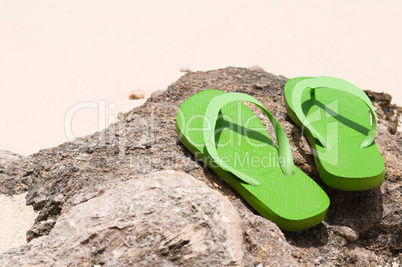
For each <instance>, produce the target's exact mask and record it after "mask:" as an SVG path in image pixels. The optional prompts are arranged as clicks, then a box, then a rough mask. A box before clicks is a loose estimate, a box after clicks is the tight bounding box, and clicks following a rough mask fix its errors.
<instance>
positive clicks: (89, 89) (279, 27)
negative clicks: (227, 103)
mask: <svg viewBox="0 0 402 267" xmlns="http://www.w3.org/2000/svg"><path fill="white" fill-rule="evenodd" d="M401 9H402V2H400V1H395V0H394V1H391V0H390V1H386V2H384V1H374V0H369V1H367V0H365V1H353V2H352V1H347V0H340V1H337V2H336V3H334V2H330V1H321V0H312V1H306V2H305V1H303V2H301V1H282V2H278V1H249V2H247V5H246V4H244V1H237V0H236V1H230V2H224V1H222V2H217V1H202V3H201V2H197V1H177V0H175V1H161V0H159V1H148V2H146V1H145V2H144V1H131V2H109V1H102V0H100V1H85V2H82V1H77V0H72V1H64V2H59V1H53V0H43V1H40V2H38V1H36V2H32V1H28V0H22V1H7V0H0V33H1V36H2V37H1V42H0V58H1V60H0V90H1V97H0V125H1V126H2V131H0V149H1V150H10V151H13V152H16V153H19V154H22V155H29V154H32V153H35V152H37V151H38V150H39V149H43V148H48V147H52V146H56V145H59V144H61V143H63V142H65V141H68V140H69V139H72V138H74V137H76V136H84V135H87V134H91V133H93V132H96V131H98V130H101V129H104V128H105V127H106V126H108V125H109V124H110V123H112V122H114V121H115V120H116V119H117V114H118V112H120V111H123V112H124V111H129V110H131V109H132V108H134V107H135V106H139V105H141V104H142V103H143V102H144V101H145V99H142V100H129V99H128V97H129V94H130V92H131V91H132V90H137V89H139V90H143V91H145V92H147V96H149V95H150V94H151V92H153V91H155V90H165V89H166V88H167V86H168V85H169V84H170V83H172V82H174V81H175V80H177V79H178V78H179V77H180V76H181V75H183V73H182V72H180V69H187V70H192V71H198V70H210V69H217V68H223V67H226V66H237V67H251V66H253V65H259V66H261V67H262V68H264V69H265V70H266V71H268V72H272V73H274V74H277V75H279V74H281V75H284V76H286V77H289V78H292V77H296V76H321V75H328V76H335V77H340V78H344V79H346V80H348V81H350V82H352V83H355V84H356V85H357V86H359V87H360V88H362V89H371V90H374V91H379V92H382V91H385V92H387V93H389V94H391V95H392V96H393V98H394V102H395V103H397V104H399V105H400V106H402V91H401V90H400V87H401V86H400V83H399V76H400V70H401V69H402V49H401V47H402V35H401V34H400V33H401V32H402V23H401V20H400V10H401ZM218 89H219V88H218ZM69 115H71V116H70V118H68V116H69ZM66 117H67V120H66ZM0 209H1V210H2V212H3V213H2V214H4V212H5V213H6V214H8V215H9V216H2V218H1V221H0V230H1V231H2V232H1V235H6V236H5V237H4V238H5V239H4V240H6V241H5V242H3V237H2V238H1V240H2V242H0V246H1V247H0V251H1V250H4V249H6V248H9V247H12V246H16V245H20V244H23V243H24V242H23V240H24V235H25V231H26V230H27V229H28V228H29V225H31V224H32V220H33V218H34V214H33V212H32V210H31V208H27V207H25V206H24V199H23V196H15V200H10V199H8V198H6V197H4V196H1V206H0Z"/></svg>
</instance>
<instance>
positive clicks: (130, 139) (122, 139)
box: [0, 67, 402, 266]
mask: <svg viewBox="0 0 402 267" xmlns="http://www.w3.org/2000/svg"><path fill="white" fill-rule="evenodd" d="M286 81H287V78H285V77H283V76H275V75H272V74H270V73H267V72H265V71H263V70H261V69H253V68H252V69H244V68H232V67H230V68H225V69H221V70H214V71H207V72H191V73H187V74H186V75H184V76H183V77H182V78H180V79H179V80H178V81H177V82H175V83H173V84H172V85H171V86H169V87H168V90H166V91H164V92H163V93H161V94H160V95H158V96H155V97H152V98H150V99H148V100H147V102H146V103H145V104H144V105H143V106H141V107H138V108H135V109H134V110H132V111H130V112H129V113H127V114H124V115H123V116H122V118H121V120H120V121H119V122H118V123H116V124H114V125H111V126H110V127H109V128H108V129H106V130H105V131H102V132H99V133H95V134H93V135H90V136H87V137H84V138H78V139H76V140H74V141H72V142H67V143H64V144H62V145H60V146H58V147H55V148H51V149H45V150H41V151H39V152H38V153H36V154H34V155H32V156H30V157H26V158H23V159H22V158H21V159H20V160H16V161H14V162H16V164H8V165H7V167H2V169H1V170H2V172H3V173H0V182H1V186H2V187H1V188H2V190H5V191H7V192H9V193H10V194H15V193H21V192H24V191H28V196H27V202H28V204H30V205H33V207H34V208H35V210H37V211H38V212H39V215H38V217H37V219H36V222H35V225H34V226H33V228H32V229H31V230H30V231H29V232H28V234H27V237H28V240H33V239H35V238H38V237H42V236H46V235H49V233H51V232H52V229H54V227H55V224H56V225H57V224H58V223H59V221H60V220H61V219H62V218H63V217H60V214H61V213H62V214H63V216H65V215H64V214H69V212H70V210H73V209H74V208H75V207H77V206H79V205H81V203H83V204H84V203H86V202H88V200H89V199H91V198H96V197H98V196H99V194H100V193H99V192H107V190H109V189H108V188H110V187H112V185H114V184H117V185H118V184H121V183H124V182H125V181H127V180H133V181H135V180H137V179H142V178H141V177H143V176H145V175H147V174H150V173H152V172H156V171H162V170H176V171H182V172H185V173H187V174H190V175H191V176H193V177H194V178H195V179H197V180H199V181H201V182H202V183H204V184H206V185H207V186H209V187H210V188H211V189H212V190H214V191H218V192H220V193H221V194H222V195H224V196H225V197H227V198H228V199H229V201H230V202H231V203H232V205H233V206H234V207H235V209H236V210H237V212H238V214H239V216H240V225H241V229H242V234H240V236H241V238H242V240H243V241H242V242H243V245H242V250H243V253H244V256H243V265H245V266H256V265H258V264H260V263H261V264H262V265H263V266H271V265H305V264H307V265H313V264H319V265H324V266H340V265H359V264H367V263H369V264H370V265H383V266H385V265H386V264H392V263H395V264H398V263H401V262H402V255H401V254H402V253H401V251H402V225H401V224H402V209H401V203H402V182H401V180H402V160H401V154H402V134H401V133H400V132H396V130H395V129H397V126H398V118H399V115H398V114H400V113H398V112H399V110H400V108H399V107H397V106H395V105H392V104H391V103H390V101H391V97H390V96H389V95H387V94H384V93H373V92H367V93H368V95H369V97H370V98H371V99H372V101H373V104H374V106H375V107H376V112H377V115H378V118H379V119H378V123H379V129H381V131H380V132H379V133H378V134H377V136H376V142H377V145H378V147H379V149H380V151H381V153H382V155H383V157H384V161H385V166H386V177H385V181H384V183H383V185H382V186H381V188H378V189H373V190H369V191H364V192H343V191H339V190H335V189H332V188H329V187H327V186H326V185H325V184H323V182H322V181H321V179H320V178H319V177H318V173H317V170H316V167H315V163H314V158H313V156H312V155H311V153H310V149H309V146H308V143H307V142H306V140H305V138H304V137H303V136H302V135H301V133H300V130H299V129H298V128H297V126H295V125H294V124H293V123H292V121H291V120H290V118H289V117H288V115H287V114H286V110H285V106H284V100H283V87H284V84H285V83H286ZM255 84H259V85H262V86H261V88H256V86H255ZM210 88H216V89H221V90H224V91H227V92H242V93H247V94H249V95H251V96H254V97H256V98H257V99H258V100H259V101H260V102H261V103H262V104H263V105H264V106H266V107H267V108H268V109H269V110H270V111H271V112H272V114H273V115H274V116H276V117H277V118H278V120H279V122H280V123H281V125H282V126H283V128H284V129H285V131H286V133H287V135H288V137H289V140H290V143H291V146H292V150H293V156H294V160H295V164H296V165H297V166H298V167H299V168H300V169H301V170H303V171H304V172H305V173H307V174H308V175H309V176H310V177H312V178H313V179H314V180H315V181H317V183H318V184H319V185H321V186H322V188H323V189H324V190H325V191H326V192H327V193H328V195H329V196H330V199H331V206H330V209H329V211H328V214H327V218H326V220H325V222H324V223H322V224H319V225H318V226H316V227H313V228H311V229H308V230H305V231H301V232H293V233H282V232H281V231H280V230H279V229H278V227H276V225H275V224H273V223H271V222H270V221H268V220H266V219H264V218H262V217H261V216H259V215H256V214H255V212H254V211H253V210H252V209H251V208H250V207H249V206H248V204H247V203H246V202H245V201H243V200H242V199H241V198H240V197H239V196H238V195H237V193H236V192H235V191H234V190H233V189H232V188H230V186H228V185H227V184H226V183H225V182H224V181H223V180H222V179H220V178H219V177H218V176H217V175H215V174H214V173H213V172H212V171H211V170H209V169H208V168H206V167H205V166H204V165H203V164H202V163H200V162H198V161H197V160H196V159H195V158H194V156H193V155H192V154H191V153H190V152H189V151H188V150H187V149H186V148H185V147H184V146H183V145H182V144H181V143H180V142H179V141H178V140H177V134H176V132H175V127H176V125H175V124H176V121H175V119H176V114H177V110H178V108H179V106H180V105H181V103H183V101H184V100H185V99H187V98H188V97H190V96H192V95H194V94H195V93H197V92H199V91H202V90H205V89H210ZM254 111H255V112H256V113H257V114H258V115H261V113H260V111H259V110H256V109H255V110H254ZM261 118H262V121H263V122H264V123H266V125H270V124H269V122H268V120H267V119H266V118H265V117H263V116H262V117H261ZM383 126H385V127H386V129H388V130H387V131H386V130H384V129H385V128H384V127H383ZM268 131H269V132H270V133H272V129H271V128H270V127H269V128H268ZM116 133H117V134H116ZM271 135H273V134H271ZM145 182H146V181H144V183H145ZM91 203H92V202H91ZM160 205H163V203H160ZM181 208H182V209H184V210H183V211H182V212H186V210H187V208H186V206H181ZM187 212H188V210H187ZM121 216H123V215H121ZM144 216H145V215H144ZM184 217H186V216H184ZM186 219H188V218H186ZM56 222H57V223H56ZM172 227H173V226H172ZM337 227H347V228H348V229H350V230H351V231H353V233H355V234H356V235H355V236H358V237H359V238H358V239H356V240H354V241H353V239H354V237H352V238H351V237H350V238H349V239H348V238H346V236H348V235H345V233H343V232H342V231H341V232H340V231H337V230H336V229H337ZM342 229H344V228H342ZM99 236H101V235H98V237H99ZM352 236H353V235H352ZM172 237H173V236H172ZM53 238H55V237H54V235H52V236H48V237H46V240H47V242H51V239H53ZM105 238H106V237H105ZM180 238H181V239H183V238H184V239H185V238H187V237H186V236H185V235H181V237H180ZM225 238H229V237H225ZM97 240H98V239H97ZM33 242H37V241H31V243H30V244H29V245H28V246H26V247H22V248H20V249H18V250H12V251H11V252H8V253H7V254H4V255H3V256H1V257H0V260H3V261H4V259H5V258H7V259H8V260H10V259H11V260H12V259H13V258H14V257H15V258H17V259H18V258H19V257H24V255H25V254H27V253H39V251H40V249H39V248H37V249H33V248H32V244H34V243H33ZM99 242H100V241H99ZM35 244H36V243H35ZM167 244H169V243H167ZM84 245H85V244H83V246H84ZM135 245H138V244H135ZM167 246H168V247H169V245H167ZM85 249H88V250H90V249H91V247H90V246H87V247H86V248H85ZM158 249H159V246H158ZM149 250H150V253H151V254H152V253H153V254H152V255H156V254H157V253H158V252H157V251H155V247H149ZM162 250H163V248H162ZM32 251H34V252H32ZM30 255H34V254H30ZM41 255H43V254H41ZM178 255H180V254H178ZM59 257H60V258H62V256H61V255H58V256H57V257H56V260H57V259H58V258H59ZM94 257H95V256H94ZM34 258H35V257H34ZM36 258H37V259H36V260H38V261H39V260H40V258H43V261H44V262H46V259H45V256H43V257H42V256H36ZM359 259H362V260H361V261H360V260H359ZM222 262H225V263H226V262H227V261H226V258H225V261H223V260H222ZM220 263H221V262H220ZM220 263H216V264H213V263H211V265H220Z"/></svg>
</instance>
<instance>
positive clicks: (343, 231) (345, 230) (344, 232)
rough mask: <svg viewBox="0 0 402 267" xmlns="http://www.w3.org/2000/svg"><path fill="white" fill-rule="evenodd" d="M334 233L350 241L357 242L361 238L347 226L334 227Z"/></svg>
mask: <svg viewBox="0 0 402 267" xmlns="http://www.w3.org/2000/svg"><path fill="white" fill-rule="evenodd" d="M334 232H335V233H338V234H340V235H341V236H343V237H345V238H346V239H347V240H349V241H356V240H357V239H358V238H359V234H358V233H356V232H355V231H353V230H352V229H351V228H349V227H347V226H341V227H334Z"/></svg>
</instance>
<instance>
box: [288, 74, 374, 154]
mask: <svg viewBox="0 0 402 267" xmlns="http://www.w3.org/2000/svg"><path fill="white" fill-rule="evenodd" d="M325 87H326V88H332V89H337V90H341V91H345V92H348V93H349V94H352V95H354V96H356V97H358V98H359V99H361V100H362V101H363V102H364V103H365V104H366V105H367V107H368V108H369V109H370V112H371V118H372V123H371V129H370V130H369V132H368V135H367V137H366V138H365V139H364V140H363V142H362V143H361V144H360V146H361V147H363V148H364V147H367V146H369V145H371V144H372V143H373V141H374V137H375V134H376V132H377V119H376V115H375V111H374V107H373V104H372V103H371V101H370V99H369V98H368V96H367V95H366V94H365V93H364V92H363V91H362V90H361V89H360V88H359V87H357V86H355V85H354V84H352V83H350V82H347V81H345V80H342V79H338V78H333V77H326V76H322V77H317V78H312V79H306V80H302V81H300V82H298V83H297V84H296V85H295V87H294V88H293V95H292V104H293V109H294V111H295V114H296V115H297V117H298V118H299V120H300V122H301V123H302V124H303V126H304V127H306V128H307V129H308V130H309V131H310V132H311V133H312V134H313V135H314V136H315V137H316V138H317V139H318V140H319V141H320V143H321V145H323V146H324V147H325V148H326V149H332V146H331V144H329V142H328V141H327V140H326V139H325V138H324V137H323V136H322V135H321V134H320V133H318V132H317V130H315V129H314V128H313V127H312V125H311V124H310V122H309V121H308V120H307V118H306V116H305V115H304V112H303V110H302V103H301V101H302V93H303V91H304V90H305V89H306V88H311V89H319V88H325Z"/></svg>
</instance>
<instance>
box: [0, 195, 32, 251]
mask: <svg viewBox="0 0 402 267" xmlns="http://www.w3.org/2000/svg"><path fill="white" fill-rule="evenodd" d="M25 196H26V194H21V195H16V196H13V197H9V196H5V195H0V214H1V217H0V240H1V242H0V254H1V253H3V252H5V251H7V250H8V249H10V248H15V247H18V246H22V245H25V244H26V243H27V242H26V232H27V231H28V230H29V228H30V227H31V226H32V225H33V222H34V220H35V217H36V214H35V212H34V210H33V208H32V206H27V205H26V203H25Z"/></svg>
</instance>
